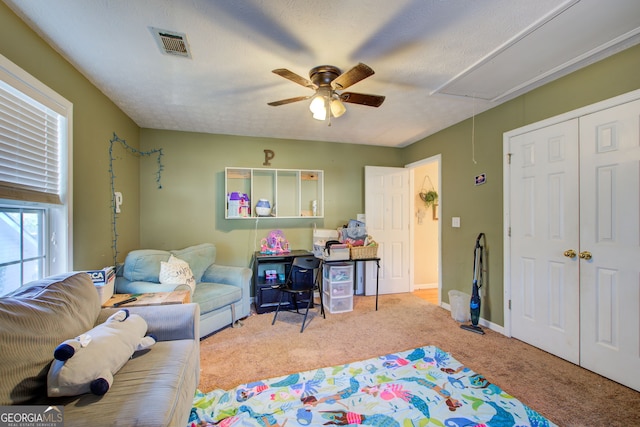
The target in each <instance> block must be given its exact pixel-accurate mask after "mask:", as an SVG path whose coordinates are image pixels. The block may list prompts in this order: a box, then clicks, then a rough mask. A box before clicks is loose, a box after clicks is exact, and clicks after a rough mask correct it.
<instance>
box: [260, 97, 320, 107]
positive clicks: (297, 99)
mask: <svg viewBox="0 0 640 427" xmlns="http://www.w3.org/2000/svg"><path fill="white" fill-rule="evenodd" d="M311 96H312V95H309V96H297V97H295V98H288V99H281V100H280V101H273V102H269V103H268V104H269V105H271V106H272V107H277V106H278V105H284V104H291V103H292V102H298V101H304V100H305V99H309V98H311Z"/></svg>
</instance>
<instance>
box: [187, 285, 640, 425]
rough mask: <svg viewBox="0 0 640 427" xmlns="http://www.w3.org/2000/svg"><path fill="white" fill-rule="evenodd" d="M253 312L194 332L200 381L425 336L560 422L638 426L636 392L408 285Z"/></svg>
mask: <svg viewBox="0 0 640 427" xmlns="http://www.w3.org/2000/svg"><path fill="white" fill-rule="evenodd" d="M318 312H319V308H318V306H317V307H316V308H315V309H313V310H312V312H310V314H309V317H310V322H309V323H308V326H307V327H306V329H305V331H304V333H302V334H301V333H300V323H301V321H302V317H301V316H299V315H297V314H295V313H281V314H280V315H278V320H277V322H276V324H275V325H273V326H272V325H271V321H272V319H273V314H262V315H252V316H250V317H248V318H247V319H245V320H244V321H243V323H244V326H243V327H239V328H226V329H224V330H222V331H219V332H218V333H216V334H213V335H211V336H209V337H207V338H205V339H203V340H202V341H201V349H200V351H201V374H200V384H199V389H200V390H202V391H210V390H213V389H223V390H228V389H231V388H234V387H236V386H238V385H240V384H244V383H247V382H251V381H257V380H261V379H266V378H273V377H276V376H281V375H288V374H292V373H296V372H301V371H307V370H311V369H315V368H321V367H327V366H333V365H338V364H345V363H350V362H354V361H358V360H363V359H368V358H372V357H376V356H380V355H384V354H388V353H394V352H398V351H403V350H408V349H411V348H416V347H420V346H426V345H434V346H437V347H439V348H441V349H443V350H444V351H446V352H449V353H450V354H451V355H452V356H453V357H455V358H456V359H457V360H458V361H460V362H461V363H462V364H464V365H465V366H467V367H469V368H470V369H472V370H474V371H476V372H480V373H482V374H484V376H485V377H486V379H487V380H488V381H490V382H491V383H494V384H496V385H497V386H499V387H500V388H502V389H503V390H504V391H506V392H507V393H509V394H511V395H513V396H515V397H516V398H518V399H519V400H520V401H522V402H523V403H524V404H526V405H528V406H529V407H531V408H532V409H534V410H535V411H538V412H539V413H541V414H542V415H543V416H545V417H547V418H549V419H550V420H551V421H553V422H555V423H557V424H558V425H561V426H605V425H606V426H631V425H640V393H639V392H636V391H634V390H632V389H629V388H627V387H624V386H622V385H620V384H618V383H615V382H613V381H611V380H608V379H606V378H603V377H601V376H599V375H597V374H595V373H593V372H590V371H587V370H585V369H583V368H580V367H579V366H576V365H574V364H572V363H570V362H567V361H565V360H562V359H560V358H558V357H555V356H553V355H551V354H549V353H546V352H544V351H542V350H540V349H537V348H535V347H532V346H530V345H528V344H525V343H523V342H521V341H519V340H516V339H512V338H508V337H505V336H504V335H502V334H500V333H496V332H493V331H490V330H487V329H485V332H486V334H485V335H479V334H474V333H472V332H468V331H464V330H462V329H460V327H459V326H460V324H459V323H458V322H456V321H455V320H453V319H452V318H451V315H450V313H449V311H447V310H445V309H443V308H441V307H438V306H436V305H433V304H430V303H428V302H426V301H424V300H422V299H420V298H418V297H416V296H414V295H412V294H394V295H382V296H380V302H379V310H378V311H376V310H375V297H361V296H356V297H354V309H353V311H351V312H348V313H340V314H331V313H327V316H326V319H323V318H322V316H320V315H319V313H318Z"/></svg>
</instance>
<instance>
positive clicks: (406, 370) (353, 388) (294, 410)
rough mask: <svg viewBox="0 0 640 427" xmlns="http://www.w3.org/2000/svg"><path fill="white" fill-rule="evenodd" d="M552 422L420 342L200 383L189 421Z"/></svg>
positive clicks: (450, 425)
mask: <svg viewBox="0 0 640 427" xmlns="http://www.w3.org/2000/svg"><path fill="white" fill-rule="evenodd" d="M285 423H286V424H287V425H305V426H307V425H360V424H362V425H371V426H384V427H387V426H388V427H391V426H427V425H429V426H441V427H444V426H447V427H461V426H483V425H486V426H500V427H503V426H505V427H506V426H518V427H520V426H553V425H554V424H553V423H551V422H550V421H549V420H547V419H546V418H544V417H543V416H542V415H540V414H539V413H537V412H535V411H534V410H532V409H530V408H529V407H527V406H526V405H524V404H523V403H522V402H520V401H518V400H517V399H516V398H514V397H513V396H510V395H509V394H507V393H506V392H504V391H503V390H501V389H500V388H499V387H498V386H496V385H495V384H492V383H490V382H488V381H487V380H486V379H485V378H484V377H483V376H482V375H481V374H479V373H476V372H473V371H472V370H470V369H468V368H466V367H465V366H463V365H461V364H460V363H459V362H458V361H456V360H455V359H454V358H453V357H452V356H451V355H450V354H448V353H446V352H444V351H443V350H441V349H439V348H437V347H433V346H427V347H420V348H416V349H413V350H408V351H404V352H400V353H395V354H387V355H384V356H380V357H377V358H373V359H369V360H364V361H359V362H355V363H349V364H346V365H341V366H334V367H329V368H322V369H317V370H312V371H307V372H301V373H297V374H292V375H288V376H282V377H278V378H272V379H268V380H264V381H257V382H254V383H249V384H242V385H240V386H238V387H236V388H235V389H232V390H228V391H223V390H214V391H212V392H209V393H202V392H200V391H198V392H197V393H196V397H195V400H194V407H193V409H192V411H191V417H190V420H189V426H190V427H195V426H211V425H220V426H234V425H238V426H239V425H242V426H263V427H264V426H284V425H285Z"/></svg>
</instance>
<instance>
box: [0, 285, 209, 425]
mask: <svg viewBox="0 0 640 427" xmlns="http://www.w3.org/2000/svg"><path fill="white" fill-rule="evenodd" d="M129 310H130V312H131V313H137V314H139V315H140V316H142V317H143V318H144V319H145V320H146V322H147V325H148V333H149V334H153V335H154V336H155V337H156V338H157V340H158V342H156V344H155V345H153V346H152V347H151V348H150V349H148V350H145V351H140V352H136V353H134V355H133V357H132V358H131V359H130V360H129V361H127V363H126V364H125V365H124V367H123V368H122V369H120V370H119V371H118V372H117V373H116V375H115V376H114V381H113V385H112V387H111V388H110V389H109V391H108V392H107V393H106V394H105V395H103V396H96V395H93V394H82V395H79V396H74V397H58V398H49V397H47V372H48V370H49V366H50V364H51V362H52V360H53V351H54V349H55V348H56V346H58V344H60V343H61V342H62V341H64V340H66V339H71V338H74V337H76V336H78V335H80V334H83V333H84V332H87V331H88V330H89V329H91V328H93V327H94V326H95V325H97V324H99V323H102V322H103V321H104V320H106V318H107V317H108V316H109V315H111V314H112V313H114V312H115V311H116V310H115V309H101V307H100V299H99V296H98V292H97V291H96V288H95V286H94V285H93V282H92V281H91V278H90V277H89V275H87V274H86V273H69V274H65V275H59V276H54V277H50V278H47V279H43V280H39V281H36V282H33V283H31V284H29V285H27V286H25V287H22V288H20V289H18V290H17V291H15V292H12V293H10V294H8V295H6V296H3V297H2V298H0V348H2V364H0V378H2V381H0V405H56V406H58V405H64V414H63V415H64V425H65V426H69V427H74V426H134V425H135V426H149V427H159V426H185V425H187V422H188V419H189V415H190V412H191V408H192V405H193V398H194V395H195V391H196V387H197V385H198V381H199V372H200V340H199V330H198V327H199V306H198V305H197V304H176V305H163V306H153V307H131V308H129ZM89 345H91V344H90V343H89ZM106 356H108V355H105V357H106ZM96 363H99V361H97V362H96Z"/></svg>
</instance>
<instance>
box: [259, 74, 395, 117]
mask: <svg viewBox="0 0 640 427" xmlns="http://www.w3.org/2000/svg"><path fill="white" fill-rule="evenodd" d="M273 72H274V73H275V74H277V75H279V76H281V77H284V78H285V79H288V80H291V81H292V82H294V83H297V84H299V85H301V86H304V87H308V88H309V89H312V90H315V94H314V95H309V96H298V97H295V98H288V99H282V100H280V101H274V102H269V105H271V106H274V107H277V106H279V105H284V104H290V103H292V102H298V101H304V100H306V99H309V98H313V99H312V101H311V104H309V109H310V110H311V112H312V113H313V118H314V119H316V120H327V119H328V120H329V125H331V117H332V116H333V117H340V116H342V115H343V114H344V113H345V112H346V111H347V109H346V107H345V106H344V102H347V103H352V104H360V105H366V106H368V107H379V106H380V105H382V103H383V102H384V99H385V97H384V96H381V95H368V94H364V93H355V92H342V93H339V92H337V91H338V90H343V89H346V88H348V87H349V86H351V85H354V84H356V83H358V82H359V81H361V80H364V79H366V78H367V77H369V76H372V75H373V74H374V71H373V70H372V69H371V67H369V66H368V65H365V64H363V63H359V64H358V65H356V66H355V67H353V68H352V69H350V70H349V71H347V72H345V73H341V72H340V69H339V68H338V67H334V66H333V65H320V66H318V67H315V68H312V69H311V71H309V78H310V80H308V79H306V78H304V77H302V76H300V75H298V74H296V73H294V72H292V71H289V70H287V69H286V68H278V69H275V70H273Z"/></svg>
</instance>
